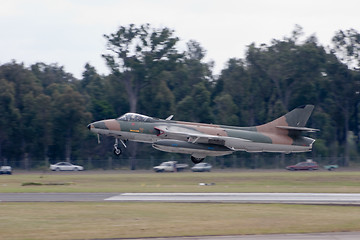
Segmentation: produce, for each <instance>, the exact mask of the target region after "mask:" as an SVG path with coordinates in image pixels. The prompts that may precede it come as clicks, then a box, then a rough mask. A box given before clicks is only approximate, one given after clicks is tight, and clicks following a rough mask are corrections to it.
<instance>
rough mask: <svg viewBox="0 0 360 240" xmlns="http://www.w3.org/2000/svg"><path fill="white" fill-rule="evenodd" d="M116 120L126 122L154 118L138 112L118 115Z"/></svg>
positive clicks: (144, 120) (146, 120) (145, 120)
mask: <svg viewBox="0 0 360 240" xmlns="http://www.w3.org/2000/svg"><path fill="white" fill-rule="evenodd" d="M117 120H120V121H127V122H152V121H153V120H154V119H153V118H152V117H148V116H145V115H141V114H138V113H126V114H124V115H122V116H121V117H119V118H118V119H117Z"/></svg>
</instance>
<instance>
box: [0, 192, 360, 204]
mask: <svg viewBox="0 0 360 240" xmlns="http://www.w3.org/2000/svg"><path fill="white" fill-rule="evenodd" d="M0 201H2V202H89V201H90V202H101V201H108V202H110V201H111V202H179V203H196V202H197V203H285V204H337V205H360V194H358V193H354V194H345V193H0Z"/></svg>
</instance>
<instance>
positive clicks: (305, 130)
mask: <svg viewBox="0 0 360 240" xmlns="http://www.w3.org/2000/svg"><path fill="white" fill-rule="evenodd" d="M276 127H277V128H280V129H286V130H294V131H303V132H318V131H320V130H319V129H315V128H307V127H292V126H276Z"/></svg>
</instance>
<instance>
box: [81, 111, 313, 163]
mask: <svg viewBox="0 0 360 240" xmlns="http://www.w3.org/2000/svg"><path fill="white" fill-rule="evenodd" d="M313 109H314V106H313V105H306V106H300V107H297V108H295V109H294V110H292V111H291V112H288V113H287V114H285V115H284V116H281V117H279V118H277V119H275V120H273V121H272V122H269V123H266V124H263V125H259V126H253V127H236V126H225V125H215V124H204V123H194V122H183V121H173V120H172V118H173V115H171V116H169V117H168V118H166V119H158V118H153V117H148V116H145V115H141V114H137V113H126V114H124V115H122V116H120V117H119V118H116V119H107V120H102V121H97V122H93V123H91V124H89V125H88V126H87V127H88V129H89V130H90V131H92V132H94V133H96V134H98V137H99V135H100V134H101V135H106V136H112V137H114V138H115V144H114V153H115V154H116V155H120V154H121V153H122V150H121V148H120V147H119V142H120V143H121V144H122V145H123V146H124V147H125V148H126V144H125V142H126V141H128V140H129V141H135V142H144V143H151V144H152V146H153V147H154V148H155V149H158V150H161V151H165V152H172V153H184V154H190V155H191V160H192V161H193V162H194V163H199V162H201V161H203V160H204V159H205V157H206V156H223V155H228V154H232V153H233V152H236V151H246V152H279V153H297V152H308V151H311V149H312V145H313V143H314V142H315V140H314V139H312V138H309V137H305V136H303V135H302V132H315V131H319V130H318V129H313V128H307V127H305V125H306V122H307V121H308V119H309V117H310V115H311V113H312V111H313Z"/></svg>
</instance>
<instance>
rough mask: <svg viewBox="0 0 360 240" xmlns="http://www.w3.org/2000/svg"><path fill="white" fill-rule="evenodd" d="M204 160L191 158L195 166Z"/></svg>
mask: <svg viewBox="0 0 360 240" xmlns="http://www.w3.org/2000/svg"><path fill="white" fill-rule="evenodd" d="M204 159H205V158H196V157H193V156H191V161H192V162H193V163H195V164H197V163H201V162H202V161H204Z"/></svg>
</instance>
